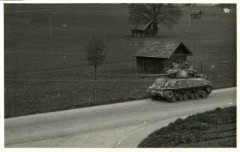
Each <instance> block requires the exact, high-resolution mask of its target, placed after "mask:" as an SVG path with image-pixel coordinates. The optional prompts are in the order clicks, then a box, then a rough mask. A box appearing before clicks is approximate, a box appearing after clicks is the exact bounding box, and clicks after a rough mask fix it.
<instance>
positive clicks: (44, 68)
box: [4, 4, 236, 118]
mask: <svg viewBox="0 0 240 152" xmlns="http://www.w3.org/2000/svg"><path fill="white" fill-rule="evenodd" d="M181 7H182V10H183V17H182V19H181V20H180V21H179V24H177V25H176V26H174V27H173V28H172V29H168V28H166V27H160V30H159V35H158V37H155V38H150V37H148V38H132V37H131V33H130V29H131V25H130V24H129V23H128V21H127V18H128V7H127V5H126V4H116V5H110V4H108V5H97V4H94V5H86V4H81V5H6V4H5V6H4V12H5V13H4V26H5V27H4V40H5V41H4V45H5V49H4V58H5V61H4V62H5V65H4V66H5V69H4V70H5V72H4V73H5V117H6V118H8V117H15V116H21V115H27V114H34V113H39V112H47V111H55V110H62V109H70V108H76V107H82V106H90V105H98V104H105V103H114V102H120V101H127V100H133V99H140V98H146V95H145V90H146V88H147V87H148V86H149V85H150V84H151V83H152V82H153V80H152V79H141V78H138V75H139V74H137V73H136V63H135V58H134V57H133V55H134V54H135V53H136V51H138V50H139V49H140V48H141V47H142V44H143V43H144V41H146V40H149V39H159V40H165V39H175V40H180V41H183V42H184V43H185V44H186V46H187V47H188V48H189V49H190V50H191V51H192V52H193V54H194V56H193V57H191V58H189V60H190V61H191V63H192V64H193V65H194V66H195V67H196V68H198V69H199V68H200V65H201V64H202V66H203V72H204V73H205V74H206V75H208V76H209V78H210V79H211V80H212V81H213V87H214V88H223V87H230V86H236V10H234V9H233V10H231V13H230V14H224V13H223V12H222V11H221V10H220V9H219V8H216V7H203V6H195V7H186V6H181ZM191 9H201V10H202V11H203V18H202V20H192V21H191V26H190V27H189V22H188V14H189V12H190V10H191ZM50 15H51V21H52V22H51V23H52V36H51V37H50V34H49V20H50ZM91 35H98V36H99V37H101V38H102V40H103V41H104V42H105V43H106V46H107V48H106V50H107V56H106V60H105V62H104V64H103V65H102V66H101V67H100V68H99V69H98V78H99V82H98V92H97V97H98V98H97V102H96V103H93V81H92V80H93V67H91V66H89V65H88V62H87V60H86V58H85V55H84V50H83V46H84V44H85V43H86V42H87V41H88V39H89V38H90V37H91Z"/></svg>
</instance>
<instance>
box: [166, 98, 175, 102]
mask: <svg viewBox="0 0 240 152" xmlns="http://www.w3.org/2000/svg"><path fill="white" fill-rule="evenodd" d="M168 101H170V102H176V101H177V100H176V98H175V97H172V98H169V99H168Z"/></svg>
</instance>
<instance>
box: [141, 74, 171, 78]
mask: <svg viewBox="0 0 240 152" xmlns="http://www.w3.org/2000/svg"><path fill="white" fill-rule="evenodd" d="M161 76H168V74H152V75H142V76H141V78H151V77H161Z"/></svg>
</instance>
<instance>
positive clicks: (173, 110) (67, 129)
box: [5, 88, 236, 148]
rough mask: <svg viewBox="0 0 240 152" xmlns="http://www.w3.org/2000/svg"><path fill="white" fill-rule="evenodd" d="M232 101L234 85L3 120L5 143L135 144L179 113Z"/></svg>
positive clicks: (15, 145) (60, 144)
mask: <svg viewBox="0 0 240 152" xmlns="http://www.w3.org/2000/svg"><path fill="white" fill-rule="evenodd" d="M234 105H236V88H227V89H219V90H214V91H213V92H212V93H211V94H210V95H209V96H208V98H206V99H198V100H188V101H183V102H176V103H168V102H164V101H152V100H150V99H145V100H138V101H134V102H125V103H117V104H112V105H102V106H96V107H89V108H80V109H73V110H66V111H60V112H52V113H45V114H36V115H29V116H23V117H16V118H10V119H5V147H88V148H94V147H102V148H104V147H132V148H134V147H137V146H138V144H139V143H140V142H141V141H142V140H143V139H144V138H146V137H147V136H148V135H149V134H150V133H152V132H153V131H155V130H157V129H159V128H161V127H163V126H166V125H167V124H168V123H169V122H171V121H174V120H176V119H177V118H179V117H186V116H188V115H191V114H196V113H199V112H204V111H207V110H212V109H215V108H217V107H228V106H234Z"/></svg>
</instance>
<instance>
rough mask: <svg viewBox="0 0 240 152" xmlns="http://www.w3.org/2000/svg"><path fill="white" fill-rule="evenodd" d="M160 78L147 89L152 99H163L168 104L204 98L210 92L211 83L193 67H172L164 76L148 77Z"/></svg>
mask: <svg viewBox="0 0 240 152" xmlns="http://www.w3.org/2000/svg"><path fill="white" fill-rule="evenodd" d="M145 77H160V78H157V79H156V80H155V82H154V83H153V84H152V86H150V87H149V88H148V89H147V94H148V95H149V96H150V97H151V98H152V99H153V100H156V99H165V100H167V101H169V102H176V101H183V100H188V99H197V98H206V97H207V96H208V95H209V94H210V93H211V92H212V83H211V81H208V80H207V77H206V76H204V75H203V74H198V73H197V70H194V68H193V67H180V66H174V68H173V69H169V70H168V71H167V72H166V74H156V75H148V76H145Z"/></svg>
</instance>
